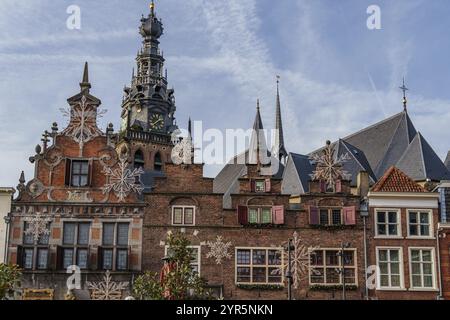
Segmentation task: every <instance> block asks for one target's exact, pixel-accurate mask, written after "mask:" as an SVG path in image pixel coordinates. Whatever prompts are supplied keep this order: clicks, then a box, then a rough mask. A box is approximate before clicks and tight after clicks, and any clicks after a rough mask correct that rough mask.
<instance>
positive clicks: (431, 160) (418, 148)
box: [397, 133, 450, 181]
mask: <svg viewBox="0 0 450 320" xmlns="http://www.w3.org/2000/svg"><path fill="white" fill-rule="evenodd" d="M397 167H398V168H399V169H400V170H402V171H404V172H405V173H406V174H407V175H408V176H410V177H411V178H412V179H414V180H415V181H425V180H427V179H431V180H433V181H441V180H446V179H450V173H449V171H448V169H447V167H446V166H445V165H444V163H443V162H442V160H441V159H440V158H439V157H438V155H437V154H436V153H435V152H434V150H433V148H431V146H430V145H429V144H428V142H427V141H426V140H425V138H424V137H423V136H422V135H421V134H420V133H418V134H417V135H416V136H415V138H414V140H413V141H412V142H411V144H410V145H409V147H408V149H407V150H406V151H405V153H404V155H403V156H402V158H401V159H400V160H399V162H398V164H397Z"/></svg>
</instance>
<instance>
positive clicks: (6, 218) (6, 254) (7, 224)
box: [3, 212, 12, 264]
mask: <svg viewBox="0 0 450 320" xmlns="http://www.w3.org/2000/svg"><path fill="white" fill-rule="evenodd" d="M3 219H4V220H5V224H6V232H5V234H6V235H5V251H4V252H5V256H4V258H3V260H4V263H5V264H6V263H7V262H8V244H9V226H10V224H11V220H12V217H11V212H8V214H7V215H6V216H4V217H3Z"/></svg>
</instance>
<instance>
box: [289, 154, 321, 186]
mask: <svg viewBox="0 0 450 320" xmlns="http://www.w3.org/2000/svg"><path fill="white" fill-rule="evenodd" d="M290 155H291V158H292V161H293V162H294V166H295V170H296V171H297V174H298V176H299V178H300V183H301V184H302V188H303V190H304V191H305V192H309V181H310V180H311V176H310V175H311V174H312V172H313V171H314V169H315V166H314V164H313V163H312V161H311V160H310V159H309V156H306V155H303V154H297V153H290Z"/></svg>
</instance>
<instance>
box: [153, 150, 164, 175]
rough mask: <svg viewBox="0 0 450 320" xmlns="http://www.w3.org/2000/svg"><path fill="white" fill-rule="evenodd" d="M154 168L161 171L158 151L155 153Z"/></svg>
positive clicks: (161, 165) (160, 159)
mask: <svg viewBox="0 0 450 320" xmlns="http://www.w3.org/2000/svg"><path fill="white" fill-rule="evenodd" d="M154 169H155V171H162V169H163V163H162V158H161V154H160V153H159V152H158V153H157V154H156V155H155V163H154Z"/></svg>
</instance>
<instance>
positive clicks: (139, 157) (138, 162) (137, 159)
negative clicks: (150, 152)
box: [134, 150, 145, 169]
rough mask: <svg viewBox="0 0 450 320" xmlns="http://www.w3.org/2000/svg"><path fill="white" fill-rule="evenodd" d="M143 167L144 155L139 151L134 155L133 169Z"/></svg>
mask: <svg viewBox="0 0 450 320" xmlns="http://www.w3.org/2000/svg"><path fill="white" fill-rule="evenodd" d="M144 165H145V161H144V154H143V153H142V151H141V150H138V151H136V153H135V154H134V168H135V169H139V168H144Z"/></svg>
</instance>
